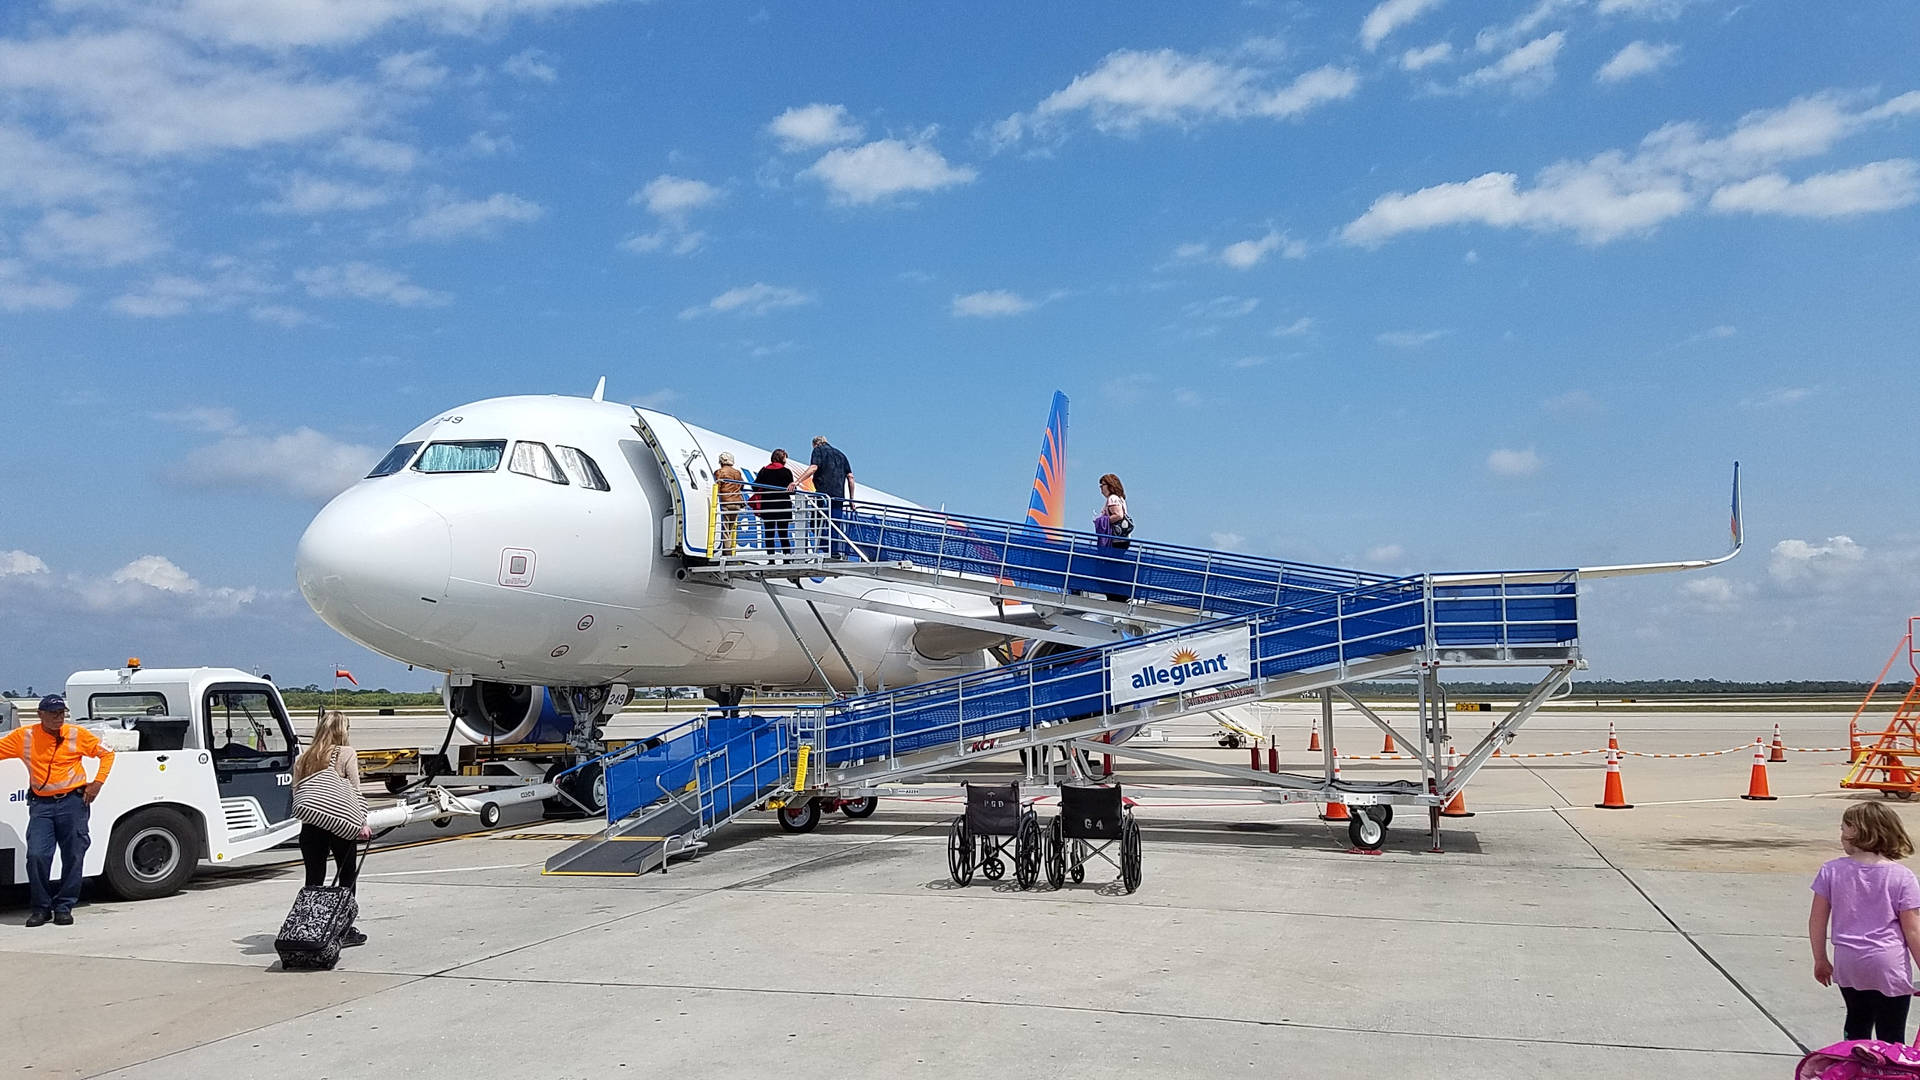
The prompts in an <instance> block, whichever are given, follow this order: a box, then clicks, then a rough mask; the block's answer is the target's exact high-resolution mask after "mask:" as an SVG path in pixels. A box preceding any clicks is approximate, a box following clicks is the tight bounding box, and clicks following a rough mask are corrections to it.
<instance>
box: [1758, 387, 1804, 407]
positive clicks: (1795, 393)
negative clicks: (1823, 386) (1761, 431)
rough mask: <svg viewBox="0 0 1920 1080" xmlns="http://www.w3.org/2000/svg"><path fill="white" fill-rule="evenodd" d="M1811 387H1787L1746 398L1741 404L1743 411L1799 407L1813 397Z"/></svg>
mask: <svg viewBox="0 0 1920 1080" xmlns="http://www.w3.org/2000/svg"><path fill="white" fill-rule="evenodd" d="M1813 393H1814V391H1813V387H1811V386H1785V387H1781V388H1780V389H1778V390H1769V391H1767V392H1766V393H1764V394H1761V395H1759V396H1758V397H1750V398H1744V399H1742V400H1741V402H1740V407H1741V408H1743V409H1782V408H1785V407H1787V406H1789V405H1798V404H1800V403H1801V402H1803V401H1805V400H1807V399H1808V398H1810V397H1812V396H1813Z"/></svg>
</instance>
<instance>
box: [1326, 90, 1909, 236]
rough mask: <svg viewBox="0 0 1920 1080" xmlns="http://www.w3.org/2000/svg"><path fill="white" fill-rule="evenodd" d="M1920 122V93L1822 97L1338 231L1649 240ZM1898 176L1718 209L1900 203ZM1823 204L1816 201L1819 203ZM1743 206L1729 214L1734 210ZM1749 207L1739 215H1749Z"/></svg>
mask: <svg viewBox="0 0 1920 1080" xmlns="http://www.w3.org/2000/svg"><path fill="white" fill-rule="evenodd" d="M1916 113H1920V91H1913V92H1909V93H1905V94H1902V95H1900V96H1899V97H1896V98H1893V99H1891V100H1889V101H1887V102H1884V103H1883V104H1881V105H1878V106H1875V107H1872V108H1867V109H1855V108H1852V107H1851V106H1850V104H1849V99H1848V98H1847V97H1846V96H1845V95H1841V94H1838V93H1833V92H1827V93H1821V94H1815V95H1812V96H1809V97H1804V98H1799V99H1796V100H1795V101H1793V102H1791V103H1789V104H1788V105H1786V106H1784V107H1782V108H1779V109H1768V110H1758V111H1755V112H1750V113H1747V114H1746V115H1745V116H1742V117H1741V118H1740V120H1739V122H1738V123H1737V124H1735V125H1734V127H1733V129H1732V130H1731V131H1730V132H1728V133H1727V134H1726V135H1724V136H1721V137H1718V138H1709V137H1707V136H1706V135H1704V134H1703V133H1702V131H1701V129H1700V127H1699V126H1698V125H1696V124H1690V123H1674V124H1668V125H1666V126H1664V127H1661V128H1660V129H1658V130H1656V131H1654V132H1652V133H1651V134H1649V135H1648V136H1647V137H1646V138H1644V139H1642V140H1641V142H1640V145H1639V147H1638V148H1637V149H1635V150H1634V151H1633V152H1631V153H1629V152H1625V151H1620V150H1608V151H1605V152H1603V153H1600V154H1597V155H1595V156H1594V157H1592V158H1589V159H1587V160H1585V161H1561V162H1556V163H1554V164H1552V165H1549V166H1547V167H1546V168H1544V169H1542V170H1540V172H1539V174H1538V176H1537V177H1536V178H1535V182H1534V184H1533V185H1532V186H1531V187H1526V188H1522V187H1521V186H1520V182H1519V177H1518V176H1516V175H1515V174H1513V173H1508V172H1490V173H1486V174H1484V175H1481V176H1478V177H1475V178H1474V179H1472V180H1465V181H1458V182H1451V183H1443V184H1435V185H1433V186H1431V187H1426V188H1421V189H1420V190H1418V191H1415V192H1411V193H1401V192H1392V193H1389V194H1386V195H1382V196H1381V197H1379V198H1378V199H1376V200H1374V202H1373V205H1372V206H1370V207H1368V209H1367V211H1366V213H1364V214H1362V215H1360V217H1358V218H1356V219H1354V220H1353V221H1351V222H1349V223H1348V224H1347V225H1346V226H1345V227H1344V228H1343V229H1341V231H1340V235H1341V237H1342V239H1344V240H1346V241H1347V242H1348V243H1352V244H1358V245H1361V246H1368V247H1371V246H1375V245H1378V244H1380V243H1382V242H1384V241H1386V240H1387V239H1390V238H1392V237H1394V236H1397V235H1399V234H1401V233H1405V232H1417V231H1422V230H1425V229H1433V228H1440V227H1443V226H1448V225H1463V224H1479V225H1487V226H1492V227H1494V228H1523V229H1528V230H1531V231H1534V232H1543V233H1550V232H1570V233H1572V234H1574V235H1575V236H1576V237H1577V238H1578V239H1580V240H1582V241H1584V242H1586V243H1590V244H1603V243H1607V242H1609V241H1611V240H1616V239H1619V238H1620V237H1623V236H1630V235H1635V234H1640V233H1645V232H1648V231H1650V230H1652V229H1653V228H1655V227H1656V226H1658V225H1660V224H1661V223H1663V222H1665V221H1668V220H1670V219H1672V218H1674V217H1677V216H1679V215H1681V214H1683V213H1686V212H1687V211H1688V210H1691V209H1695V208H1697V207H1698V206H1699V205H1700V204H1701V203H1702V202H1704V201H1705V199H1706V194H1707V192H1708V191H1710V190H1711V189H1713V188H1717V187H1720V186H1722V185H1725V184H1728V183H1730V182H1734V181H1741V180H1750V179H1753V178H1755V177H1756V176H1758V175H1759V174H1760V173H1762V172H1765V171H1767V170H1769V169H1772V168H1774V167H1775V166H1777V165H1779V164H1782V163H1784V162H1788V161H1795V160H1801V159H1805V158H1810V157H1817V156H1819V155H1822V154H1825V153H1827V152H1828V151H1829V150H1831V149H1832V148H1833V147H1834V146H1835V145H1836V144H1837V143H1838V142H1839V141H1840V140H1841V139H1843V138H1845V137H1846V136H1848V135H1851V134H1855V133H1857V132H1859V131H1862V130H1865V129H1866V128H1868V127H1870V126H1872V125H1874V124H1877V123H1881V122H1884V121H1890V120H1895V119H1899V118H1903V117H1906V116H1910V115H1914V114H1916ZM1901 176H1902V170H1901V169H1899V168H1898V167H1889V168H1878V169H1875V168H1867V169H1866V171H1864V172H1862V171H1861V170H1847V171H1845V172H1841V173H1834V174H1827V175H1825V176H1823V177H1821V178H1820V180H1821V183H1819V184H1816V185H1814V186H1813V187H1812V188H1811V189H1808V190H1805V191H1799V190H1793V189H1789V190H1788V192H1787V193H1786V194H1780V193H1779V192H1780V189H1779V188H1778V187H1777V186H1776V185H1770V184H1763V185H1759V186H1757V187H1755V188H1753V189H1750V190H1737V191H1736V192H1735V193H1733V194H1730V195H1728V196H1727V197H1726V198H1725V199H1723V204H1729V203H1731V204H1736V205H1737V204H1739V203H1740V202H1742V201H1743V200H1744V201H1746V202H1750V203H1753V204H1754V205H1755V206H1756V207H1758V206H1767V205H1782V206H1784V205H1793V206H1797V207H1807V208H1811V207H1813V206H1825V207H1830V208H1832V209H1834V210H1838V209H1840V208H1858V210H1857V212H1866V210H1867V209H1868V208H1871V207H1874V206H1880V205H1884V204H1888V203H1892V202H1896V201H1897V199H1898V197H1899V193H1900V186H1899V185H1900V180H1901ZM1816 200H1818V201H1816ZM1736 205H1727V207H1726V208H1727V209H1734V208H1736ZM1742 208H1743V207H1742Z"/></svg>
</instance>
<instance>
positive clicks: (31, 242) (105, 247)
mask: <svg viewBox="0 0 1920 1080" xmlns="http://www.w3.org/2000/svg"><path fill="white" fill-rule="evenodd" d="M23 246H24V247H25V248H26V249H27V251H28V253H29V254H31V255H33V256H34V257H36V258H39V259H43V260H46V261H49V262H61V263H67V264H69V265H73V266H86V267H106V266H124V265H126V264H127V263H134V262H140V261H142V260H144V259H147V258H149V257H151V256H153V255H156V254H158V253H159V252H161V251H164V250H165V249H166V246H167V244H166V241H165V240H164V239H163V238H162V237H161V235H160V230H159V229H158V228H157V227H156V226H155V225H154V223H153V220H152V219H151V218H149V217H148V216H147V214H146V213H145V212H144V211H141V210H137V209H133V208H130V207H109V208H107V209H103V210H100V211H97V212H95V213H78V212H75V211H72V210H64V209H55V210H49V211H47V212H46V213H45V214H44V215H42V216H41V218H40V221H39V223H38V224H36V225H34V226H33V227H32V228H31V229H28V230H27V234H26V236H25V237H24V240H23Z"/></svg>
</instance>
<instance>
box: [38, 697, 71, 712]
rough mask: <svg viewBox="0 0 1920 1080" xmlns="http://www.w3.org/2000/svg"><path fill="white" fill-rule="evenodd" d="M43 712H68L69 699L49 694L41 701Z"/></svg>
mask: <svg viewBox="0 0 1920 1080" xmlns="http://www.w3.org/2000/svg"><path fill="white" fill-rule="evenodd" d="M40 711H41V712H66V711H67V699H66V698H63V697H61V696H60V695H59V694H48V695H47V696H46V697H43V698H41V699H40Z"/></svg>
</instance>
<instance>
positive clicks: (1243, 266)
mask: <svg viewBox="0 0 1920 1080" xmlns="http://www.w3.org/2000/svg"><path fill="white" fill-rule="evenodd" d="M1276 251H1277V252H1280V253H1281V254H1282V255H1284V256H1285V257H1286V258H1289V259H1304V258H1306V256H1307V245H1306V244H1304V243H1302V242H1300V241H1298V240H1290V239H1288V238H1287V235H1286V234H1285V233H1280V232H1273V231H1271V230H1269V231H1268V233H1267V234H1266V235H1265V236H1262V237H1258V238H1256V239H1253V240H1241V241H1239V242H1237V243H1232V244H1228V245H1227V246H1226V247H1224V248H1221V249H1220V261H1221V262H1223V263H1225V264H1227V265H1228V266H1230V267H1232V268H1234V269H1235V270H1251V269H1253V268H1254V267H1256V266H1258V265H1260V263H1261V262H1263V261H1264V260H1265V259H1266V257H1267V256H1268V255H1271V254H1273V253H1274V252H1276Z"/></svg>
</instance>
